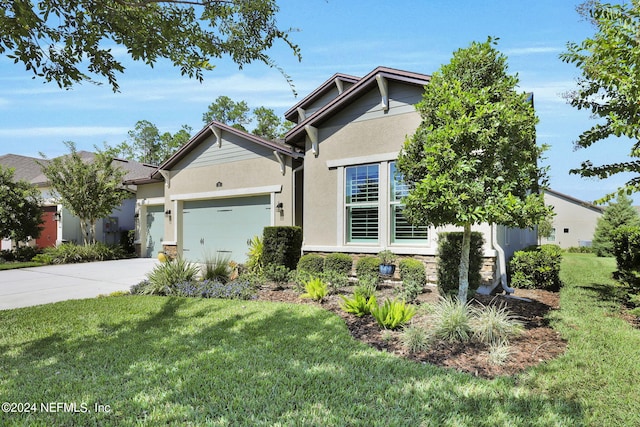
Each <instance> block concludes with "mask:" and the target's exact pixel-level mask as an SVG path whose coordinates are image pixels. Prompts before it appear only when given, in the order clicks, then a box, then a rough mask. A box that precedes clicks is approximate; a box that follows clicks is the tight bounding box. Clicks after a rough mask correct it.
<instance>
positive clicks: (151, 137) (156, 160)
mask: <svg viewBox="0 0 640 427" xmlns="http://www.w3.org/2000/svg"><path fill="white" fill-rule="evenodd" d="M191 130H192V129H191V127H189V126H187V125H182V128H181V129H180V130H179V131H178V132H176V133H175V134H173V135H172V134H171V132H165V133H163V134H160V131H159V130H158V127H157V126H156V125H154V124H153V123H151V122H149V121H147V120H139V121H138V122H136V125H135V127H134V129H133V130H130V131H129V132H128V133H129V140H128V141H124V142H122V143H120V144H119V145H117V146H116V147H108V146H107V147H106V153H107V154H108V155H110V156H111V157H120V158H123V159H130V160H135V161H137V162H142V163H148V164H152V165H159V164H161V163H162V162H164V161H165V160H166V159H167V158H169V157H170V156H171V155H172V154H173V153H175V152H176V150H177V149H178V148H180V147H182V145H183V144H185V143H186V142H187V141H189V138H190V137H191Z"/></svg>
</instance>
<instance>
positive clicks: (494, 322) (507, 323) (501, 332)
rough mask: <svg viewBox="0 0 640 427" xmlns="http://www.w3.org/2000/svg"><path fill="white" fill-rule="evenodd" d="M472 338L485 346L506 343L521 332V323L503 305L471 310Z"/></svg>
mask: <svg viewBox="0 0 640 427" xmlns="http://www.w3.org/2000/svg"><path fill="white" fill-rule="evenodd" d="M472 316H473V317H472V320H471V327H472V329H473V335H474V337H475V338H476V339H477V340H478V341H480V342H482V343H485V344H499V343H508V342H509V339H510V338H511V337H512V336H514V335H517V334H519V333H521V332H522V331H523V329H524V328H523V326H522V323H521V322H520V321H519V320H518V319H516V317H515V316H513V314H511V313H510V312H509V310H508V309H507V308H506V306H504V305H500V306H496V305H489V306H481V307H479V308H474V309H473V310H472Z"/></svg>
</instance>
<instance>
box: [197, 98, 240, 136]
mask: <svg viewBox="0 0 640 427" xmlns="http://www.w3.org/2000/svg"><path fill="white" fill-rule="evenodd" d="M213 120H216V121H219V122H221V123H224V124H226V125H229V126H231V127H234V128H236V129H239V130H241V131H244V132H247V129H246V128H245V125H247V124H249V123H250V122H251V119H250V118H249V106H248V105H247V103H246V102H245V101H240V102H235V101H234V100H232V99H231V98H229V97H228V96H224V95H222V96H219V97H217V98H216V99H215V101H213V102H212V103H211V104H209V108H208V109H207V112H206V113H204V114H203V115H202V121H203V122H204V123H205V124H207V123H209V122H211V121H213Z"/></svg>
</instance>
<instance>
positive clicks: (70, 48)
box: [0, 0, 300, 91]
mask: <svg viewBox="0 0 640 427" xmlns="http://www.w3.org/2000/svg"><path fill="white" fill-rule="evenodd" d="M277 12H278V6H277V5H276V1H275V0H165V1H163V0H74V1H60V0H39V1H36V2H35V4H34V2H33V1H32V0H0V34H1V35H2V36H1V37H0V54H5V55H6V56H7V57H8V58H9V59H12V60H13V61H14V62H15V63H16V64H17V63H21V64H23V65H24V66H25V68H26V70H27V71H31V72H32V73H33V78H40V79H43V80H44V81H47V82H51V81H53V82H56V83H57V84H58V86H60V87H61V88H70V87H71V86H73V85H74V84H76V83H78V82H82V81H91V82H96V79H105V78H106V79H107V81H108V83H109V85H110V86H111V88H112V89H113V90H114V91H117V90H118V88H119V86H118V83H117V76H116V75H117V73H123V72H124V70H125V67H124V66H123V64H122V62H121V61H120V60H119V59H118V58H117V55H116V53H115V52H114V50H113V49H114V47H117V46H122V47H124V48H125V49H126V52H127V55H128V56H129V57H131V58H132V59H133V60H136V61H143V62H144V63H145V64H147V65H150V66H153V65H154V64H156V63H157V62H158V61H159V60H160V59H167V60H169V61H171V63H172V64H173V65H174V66H175V67H177V68H179V69H180V72H181V73H182V74H183V75H187V76H189V77H195V78H196V79H198V80H200V81H201V80H202V79H203V72H204V71H206V70H211V69H213V68H214V64H213V63H212V62H213V61H214V59H218V58H221V57H223V56H229V57H230V58H231V59H232V60H233V61H234V62H235V63H236V64H238V65H239V66H240V67H241V68H242V67H243V66H244V65H246V64H250V63H252V62H255V61H260V62H263V63H265V64H267V65H268V66H271V67H277V68H278V69H280V68H279V67H278V66H277V64H276V63H275V61H274V60H273V59H272V58H271V57H270V56H269V55H268V54H267V51H268V50H269V49H270V48H271V47H272V46H273V45H274V43H276V42H277V41H282V42H284V43H285V44H286V45H288V47H289V48H290V49H291V50H292V52H293V54H294V55H295V56H297V57H298V59H300V50H299V48H298V46H297V45H295V44H294V43H292V41H291V40H290V39H289V34H290V32H291V30H290V29H288V30H282V29H280V28H279V27H278V25H277V22H276V13H277ZM280 71H281V72H282V70H281V69H280ZM283 74H284V73H283ZM284 75H285V77H286V78H287V80H289V83H290V79H289V78H288V76H286V74H284Z"/></svg>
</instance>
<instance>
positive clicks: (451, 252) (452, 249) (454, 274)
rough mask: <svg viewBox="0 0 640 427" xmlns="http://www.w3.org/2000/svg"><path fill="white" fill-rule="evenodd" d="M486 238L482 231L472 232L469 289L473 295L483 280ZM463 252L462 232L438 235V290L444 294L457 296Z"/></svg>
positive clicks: (469, 292)
mask: <svg viewBox="0 0 640 427" xmlns="http://www.w3.org/2000/svg"><path fill="white" fill-rule="evenodd" d="M483 244H484V240H483V238H482V233H479V232H477V231H474V232H472V233H471V248H470V249H469V291H468V295H469V296H472V295H473V294H474V293H475V291H476V289H478V287H479V286H480V284H481V282H482V276H481V275H480V269H481V268H482V261H483V250H482V245H483ZM461 254H462V232H449V233H440V234H439V235H438V291H439V292H440V295H442V296H445V297H446V296H450V297H453V296H457V295H458V287H459V283H458V281H459V269H460V256H461Z"/></svg>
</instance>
